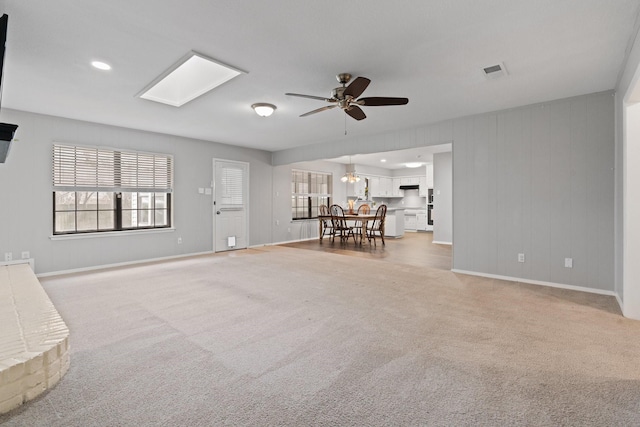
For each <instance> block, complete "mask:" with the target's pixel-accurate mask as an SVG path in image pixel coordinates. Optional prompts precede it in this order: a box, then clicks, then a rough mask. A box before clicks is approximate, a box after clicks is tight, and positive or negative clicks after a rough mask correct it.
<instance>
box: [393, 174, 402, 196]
mask: <svg viewBox="0 0 640 427" xmlns="http://www.w3.org/2000/svg"><path fill="white" fill-rule="evenodd" d="M401 185H402V179H400V178H392V179H391V195H392V196H395V197H402V196H403V191H402V190H401V189H400V186H401Z"/></svg>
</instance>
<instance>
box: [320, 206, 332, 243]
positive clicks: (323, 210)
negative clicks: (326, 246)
mask: <svg viewBox="0 0 640 427" xmlns="http://www.w3.org/2000/svg"><path fill="white" fill-rule="evenodd" d="M318 214H319V216H320V218H318V220H319V221H320V224H321V230H322V231H321V234H320V239H322V238H323V237H324V236H333V233H334V231H333V222H332V221H331V212H330V211H329V207H328V206H327V205H320V206H318Z"/></svg>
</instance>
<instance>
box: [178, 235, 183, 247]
mask: <svg viewBox="0 0 640 427" xmlns="http://www.w3.org/2000/svg"><path fill="white" fill-rule="evenodd" d="M178 244H179V245H181V244H182V237H178Z"/></svg>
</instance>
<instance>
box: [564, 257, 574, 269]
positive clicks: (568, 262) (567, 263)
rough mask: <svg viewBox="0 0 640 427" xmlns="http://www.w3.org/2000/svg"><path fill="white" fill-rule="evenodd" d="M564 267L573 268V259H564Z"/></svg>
mask: <svg viewBox="0 0 640 427" xmlns="http://www.w3.org/2000/svg"><path fill="white" fill-rule="evenodd" d="M564 266H565V267H566V268H573V258H565V259H564Z"/></svg>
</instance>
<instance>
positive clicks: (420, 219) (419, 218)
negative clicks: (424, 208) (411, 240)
mask: <svg viewBox="0 0 640 427" xmlns="http://www.w3.org/2000/svg"><path fill="white" fill-rule="evenodd" d="M426 229H427V214H426V213H424V214H417V215H416V230H418V231H425V230H426Z"/></svg>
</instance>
